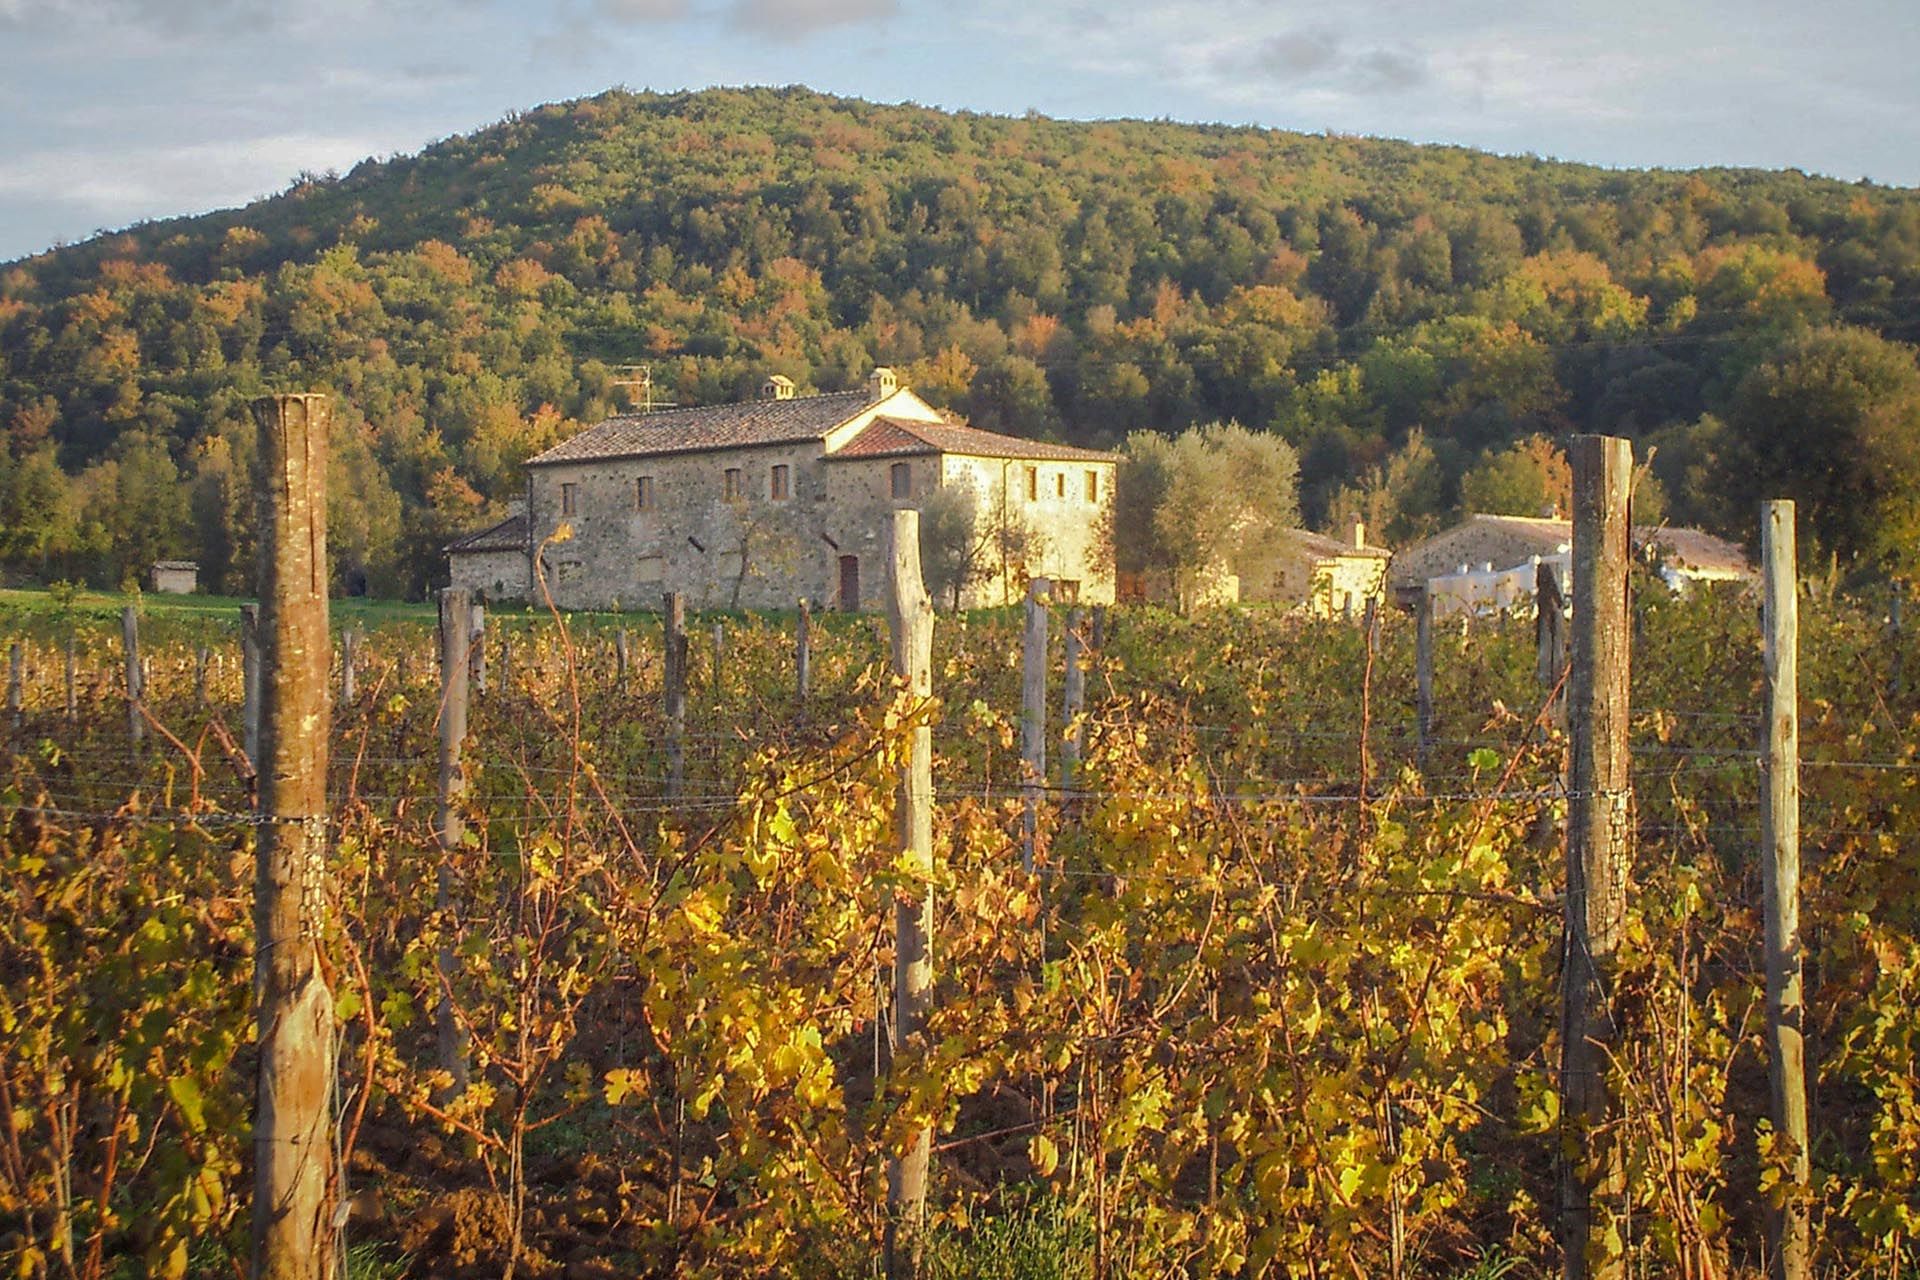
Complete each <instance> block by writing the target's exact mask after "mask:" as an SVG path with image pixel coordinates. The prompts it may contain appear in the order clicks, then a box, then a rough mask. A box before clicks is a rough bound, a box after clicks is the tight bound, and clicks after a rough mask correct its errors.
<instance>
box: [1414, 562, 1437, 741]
mask: <svg viewBox="0 0 1920 1280" xmlns="http://www.w3.org/2000/svg"><path fill="white" fill-rule="evenodd" d="M1413 680H1414V699H1415V704H1416V705H1415V713H1414V714H1415V718H1416V719H1417V720H1418V721H1419V722H1420V725H1419V728H1420V763H1421V765H1422V766H1425V764H1426V762H1427V753H1428V751H1429V750H1430V749H1431V747H1432V744H1433V592H1432V591H1431V590H1430V589H1429V588H1428V587H1427V585H1426V584H1425V583H1421V584H1420V611H1419V613H1418V615H1417V616H1416V621H1415V623H1414V630H1413Z"/></svg>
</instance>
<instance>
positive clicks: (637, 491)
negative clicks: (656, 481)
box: [633, 476, 653, 511]
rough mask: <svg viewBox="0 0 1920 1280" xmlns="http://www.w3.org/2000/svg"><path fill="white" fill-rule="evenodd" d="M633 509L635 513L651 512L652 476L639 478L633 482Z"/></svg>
mask: <svg viewBox="0 0 1920 1280" xmlns="http://www.w3.org/2000/svg"><path fill="white" fill-rule="evenodd" d="M633 509H634V510H635V511H651V510H653V477H652V476H641V477H640V478H639V479H637V480H635V481H634V482H633Z"/></svg>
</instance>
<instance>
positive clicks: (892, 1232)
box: [886, 510, 933, 1280]
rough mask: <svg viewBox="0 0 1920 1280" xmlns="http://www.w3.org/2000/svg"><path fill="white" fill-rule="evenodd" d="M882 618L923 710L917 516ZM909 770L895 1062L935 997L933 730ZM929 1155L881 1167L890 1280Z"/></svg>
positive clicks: (911, 1255)
mask: <svg viewBox="0 0 1920 1280" xmlns="http://www.w3.org/2000/svg"><path fill="white" fill-rule="evenodd" d="M888 564H889V570H890V572H889V573H888V575H887V577H888V591H887V615H888V621H889V623H890V624H891V627H892V631H893V671H894V674H895V675H897V676H899V677H900V679H901V680H902V681H903V682H904V683H905V685H906V691H907V694H908V696H910V697H912V698H915V699H917V700H919V701H921V702H924V701H925V700H926V699H928V698H930V697H931V696H932V694H933V601H932V600H930V599H929V598H928V596H927V590H926V584H925V583H924V582H923V581H922V579H921V577H920V513H919V512H917V511H913V510H905V511H896V512H894V513H893V548H892V555H891V557H890V559H889V562H888ZM909 732H910V733H911V734H912V735H913V737H912V740H911V743H910V744H909V750H908V757H907V767H906V768H905V769H904V770H903V771H902V772H901V776H900V785H899V791H898V793H897V800H896V810H895V812H896V815H897V816H896V827H897V829H898V841H899V851H900V854H901V862H902V863H903V864H904V865H905V866H906V867H909V868H911V869H912V870H913V871H914V872H915V873H917V874H919V875H922V876H925V877H928V878H929V879H928V881H927V883H924V884H922V885H921V886H919V887H918V888H917V889H916V890H914V891H912V893H913V896H912V897H907V896H904V895H903V896H901V897H899V898H898V899H897V900H896V901H895V904H894V917H893V919H894V944H893V1005H894V1012H893V1044H892V1049H893V1061H894V1062H896V1063H897V1062H899V1061H900V1060H901V1059H902V1058H903V1057H904V1056H905V1055H906V1054H907V1053H908V1052H909V1050H910V1046H909V1044H908V1040H909V1039H910V1038H911V1037H912V1036H913V1034H914V1033H915V1032H917V1031H919V1030H920V1029H921V1028H922V1027H923V1026H925V1024H926V1015H927V1003H928V998H929V995H930V993H931V991H932V989H933V887H932V884H931V876H932V874H933V730H932V729H931V728H930V727H929V726H927V725H926V724H918V725H916V726H914V728H913V729H911V730H910V731H909ZM932 1155H933V1130H932V1128H931V1127H922V1128H920V1129H919V1130H917V1131H916V1132H915V1133H914V1135H913V1137H912V1138H911V1139H910V1140H909V1141H908V1144H907V1147H906V1149H905V1150H904V1151H900V1152H897V1153H895V1154H894V1155H893V1157H892V1158H891V1160H890V1161H889V1162H888V1165H887V1211H888V1212H887V1227H886V1264H887V1276H888V1277H889V1280H901V1278H902V1277H910V1276H913V1275H915V1274H917V1273H918V1271H919V1267H920V1248H921V1243H922V1236H923V1234H924V1227H925V1224H926V1207H927V1166H928V1164H929V1162H930V1161H931V1159H932Z"/></svg>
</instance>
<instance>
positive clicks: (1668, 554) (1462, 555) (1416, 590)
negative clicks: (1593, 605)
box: [1391, 515, 1753, 609]
mask: <svg viewBox="0 0 1920 1280" xmlns="http://www.w3.org/2000/svg"><path fill="white" fill-rule="evenodd" d="M1633 545H1634V548H1635V551H1636V552H1637V553H1638V554H1641V555H1649V554H1651V555H1653V556H1655V557H1657V563H1656V571H1657V572H1658V573H1659V574H1660V576H1661V578H1663V579H1664V580H1665V581H1666V583H1667V585H1668V586H1670V587H1671V588H1673V589H1674V590H1675V591H1677V592H1684V591H1686V590H1687V589H1688V588H1689V587H1691V586H1692V585H1694V584H1695V583H1703V582H1743V581H1747V580H1750V579H1751V578H1752V577H1753V566H1752V565H1750V564H1749V563H1748V562H1747V557H1746V555H1745V553H1743V552H1742V551H1741V550H1740V548H1739V547H1736V546H1734V545H1733V544H1732V543H1730V542H1728V541H1726V540H1725V539H1724V538H1716V537H1714V536H1713V535H1712V534H1710V533H1705V532H1702V531H1701V530H1699V529H1672V528H1667V527H1665V526H1661V527H1658V528H1656V527H1653V526H1651V525H1636V526H1634V529H1633ZM1572 546H1573V522H1572V521H1570V520H1565V519H1560V518H1557V517H1533V516H1495V515H1475V516H1472V517H1470V518H1469V519H1468V520H1466V521H1465V522H1464V523H1462V524H1457V525H1455V526H1454V527H1453V528H1451V529H1447V530H1444V531H1442V532H1440V533H1436V534H1434V535H1433V536H1432V537H1430V538H1424V539H1422V540H1421V541H1419V542H1415V543H1411V544H1409V545H1408V546H1405V547H1402V548H1401V549H1400V550H1399V551H1397V552H1395V553H1394V557H1393V567H1392V570H1391V583H1392V589H1393V593H1394V598H1395V600H1396V601H1398V602H1399V603H1400V604H1401V605H1403V606H1405V607H1406V608H1409V609H1411V608H1415V607H1417V606H1418V605H1419V603H1420V595H1421V593H1422V592H1423V591H1424V590H1426V589H1427V588H1428V584H1429V582H1432V583H1434V584H1435V589H1436V591H1437V592H1438V593H1439V594H1440V595H1441V596H1442V597H1444V598H1445V599H1447V600H1450V601H1455V602H1457V606H1458V607H1459V608H1461V609H1478V608H1495V609H1498V608H1508V607H1512V606H1513V605H1515V604H1518V603H1520V602H1521V601H1522V600H1526V601H1531V599H1532V596H1533V588H1534V568H1535V567H1536V566H1537V565H1539V564H1540V563H1542V562H1546V563H1548V564H1550V565H1553V566H1554V568H1555V570H1556V572H1557V573H1558V572H1559V571H1560V569H1561V567H1562V566H1564V565H1566V564H1567V563H1568V552H1569V550H1570V549H1571V548H1572ZM1560 576H1561V578H1562V581H1561V584H1560V585H1561V588H1562V591H1563V593H1565V594H1566V595H1567V596H1568V597H1569V598H1571V595H1572V587H1571V584H1570V583H1568V582H1566V581H1565V580H1564V579H1565V575H1564V573H1561V575H1560ZM1449 607H1451V606H1449Z"/></svg>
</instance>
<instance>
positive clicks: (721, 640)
mask: <svg viewBox="0 0 1920 1280" xmlns="http://www.w3.org/2000/svg"><path fill="white" fill-rule="evenodd" d="M726 659H727V624H726V623H724V622H716V623H714V624H713V669H712V670H711V671H709V672H708V673H707V691H708V692H709V693H711V694H712V695H713V705H714V706H715V707H716V708H717V707H719V705H720V676H721V673H722V670H723V669H724V668H725V666H726Z"/></svg>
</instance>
